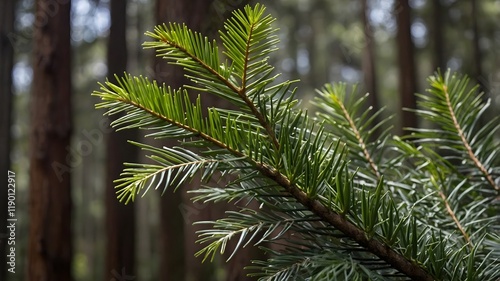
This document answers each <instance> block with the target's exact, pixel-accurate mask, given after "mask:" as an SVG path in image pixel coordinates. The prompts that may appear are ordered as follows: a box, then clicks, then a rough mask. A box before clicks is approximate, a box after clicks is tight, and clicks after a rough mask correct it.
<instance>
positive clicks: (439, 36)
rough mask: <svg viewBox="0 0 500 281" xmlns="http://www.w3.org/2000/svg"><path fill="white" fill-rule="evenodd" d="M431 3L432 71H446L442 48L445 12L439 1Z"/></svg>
mask: <svg viewBox="0 0 500 281" xmlns="http://www.w3.org/2000/svg"><path fill="white" fill-rule="evenodd" d="M431 2H432V33H431V35H432V47H433V50H432V65H433V68H434V70H437V69H441V71H446V69H445V68H446V62H445V59H444V47H443V36H444V34H443V27H444V23H445V21H443V18H444V17H446V12H445V11H444V9H443V4H441V0H435V1H431Z"/></svg>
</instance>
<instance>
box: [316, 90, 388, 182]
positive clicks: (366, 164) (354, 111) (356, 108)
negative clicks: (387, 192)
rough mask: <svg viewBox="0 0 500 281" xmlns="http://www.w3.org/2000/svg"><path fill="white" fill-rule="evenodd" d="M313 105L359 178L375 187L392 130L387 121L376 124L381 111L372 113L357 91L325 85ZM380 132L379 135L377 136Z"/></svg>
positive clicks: (381, 173) (380, 174) (381, 172)
mask: <svg viewBox="0 0 500 281" xmlns="http://www.w3.org/2000/svg"><path fill="white" fill-rule="evenodd" d="M318 93H319V95H320V97H317V98H316V99H315V101H314V103H315V104H316V105H317V106H318V107H319V108H320V109H321V110H322V111H321V112H319V113H318V116H319V118H321V119H322V120H324V121H325V122H326V123H327V124H329V125H330V126H332V127H333V130H332V132H334V134H335V136H336V137H337V138H338V139H340V140H341V141H342V142H345V143H346V145H347V147H348V148H349V155H350V157H349V158H350V160H351V166H352V167H353V170H358V173H359V174H360V175H361V176H364V178H365V179H367V180H368V181H371V182H372V183H373V184H376V182H378V181H379V180H380V178H381V177H382V175H383V171H382V170H381V169H382V168H383V167H382V165H381V164H382V163H381V158H382V155H383V154H384V152H385V150H386V148H387V144H386V143H387V139H388V135H389V132H390V129H391V127H388V126H386V125H385V124H386V123H387V122H388V121H389V120H390V118H386V119H383V120H381V121H380V122H378V123H375V120H376V118H377V117H380V115H381V113H382V111H383V109H380V110H379V111H377V112H372V108H371V107H369V106H367V102H368V101H367V98H368V94H366V95H364V96H362V97H359V95H358V94H357V92H356V87H353V88H352V89H351V91H350V92H347V86H346V84H345V83H335V84H326V85H325V86H324V88H323V89H322V90H321V91H318ZM378 131H382V132H381V133H380V135H378V136H377V135H376V134H377V132H378Z"/></svg>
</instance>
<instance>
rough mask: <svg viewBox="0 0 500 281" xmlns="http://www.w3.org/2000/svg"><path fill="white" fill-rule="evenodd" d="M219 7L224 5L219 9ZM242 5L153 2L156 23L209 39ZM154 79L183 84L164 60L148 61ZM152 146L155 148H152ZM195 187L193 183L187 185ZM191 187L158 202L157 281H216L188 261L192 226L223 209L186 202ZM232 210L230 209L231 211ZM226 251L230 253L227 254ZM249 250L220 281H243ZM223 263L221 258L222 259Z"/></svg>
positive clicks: (209, 0)
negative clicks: (182, 27)
mask: <svg viewBox="0 0 500 281" xmlns="http://www.w3.org/2000/svg"><path fill="white" fill-rule="evenodd" d="M223 3H224V4H223ZM243 4H245V3H240V2H237V3H236V2H234V1H232V4H228V3H226V1H215V2H214V1H213V0H193V1H190V2H182V1H175V0H169V1H160V0H157V2H156V21H157V22H156V23H157V24H162V23H168V22H177V23H185V24H186V25H187V26H188V27H189V28H190V29H192V30H194V31H198V32H202V33H204V34H206V35H208V36H211V37H213V36H214V35H216V34H215V32H214V31H215V30H216V29H218V28H221V26H222V24H221V23H222V22H223V21H224V20H225V18H226V17H228V16H230V12H231V11H232V10H234V9H236V8H241V7H242V6H243ZM153 69H154V71H155V79H156V80H158V81H160V82H165V83H166V84H167V85H169V86H172V87H174V88H176V87H180V86H182V85H184V84H186V83H188V81H187V80H186V79H185V77H184V76H183V71H182V69H181V68H180V67H176V66H172V65H168V64H167V63H166V62H165V61H164V60H162V59H160V58H155V60H154V68H153ZM203 98H204V102H205V103H204V106H207V105H210V106H214V105H215V106H219V107H229V106H230V105H229V104H228V103H227V102H224V101H221V100H220V99H211V97H210V96H207V95H204V96H203ZM176 144H177V143H175V142H170V143H168V142H163V143H162V144H161V145H166V146H173V145H176ZM155 145H156V146H158V145H159V144H158V143H156V144H155ZM193 182H196V180H193ZM190 188H197V186H194V185H193V186H183V187H180V188H179V189H178V190H177V191H176V192H175V193H172V191H171V190H167V192H166V194H164V195H163V196H162V198H161V202H160V209H161V211H160V220H161V226H160V228H161V230H160V231H161V234H160V235H161V239H160V240H161V241H160V247H161V250H160V256H161V258H160V262H161V265H160V268H161V272H160V276H161V278H162V279H161V280H193V281H194V280H218V279H216V278H217V277H216V276H215V272H214V269H213V265H210V264H208V263H205V264H201V259H199V258H194V253H195V252H196V251H198V250H199V249H200V246H199V245H196V244H195V241H196V239H197V236H196V234H195V231H196V230H197V229H200V227H199V226H196V227H195V226H192V223H193V222H194V221H200V220H214V219H217V218H220V217H222V216H223V213H224V210H225V209H226V208H231V207H227V206H225V205H222V204H221V205H213V204H210V205H203V204H197V203H192V202H190V200H189V196H188V195H186V190H189V189H190ZM233 208H234V207H233ZM227 251H230V249H227ZM253 252H254V249H251V247H247V248H246V249H244V250H242V251H241V253H240V254H239V255H237V256H235V257H233V259H231V261H229V262H228V263H227V265H226V269H227V270H226V280H249V279H248V278H247V277H246V276H245V275H246V272H244V271H243V267H244V266H246V265H248V264H249V261H250V259H251V257H252V256H253V257H255V255H252V253H253ZM222 259H223V258H222Z"/></svg>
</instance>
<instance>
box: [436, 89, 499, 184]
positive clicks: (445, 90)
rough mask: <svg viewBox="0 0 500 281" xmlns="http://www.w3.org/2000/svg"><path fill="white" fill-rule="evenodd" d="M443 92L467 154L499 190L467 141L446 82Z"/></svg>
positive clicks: (489, 181)
mask: <svg viewBox="0 0 500 281" xmlns="http://www.w3.org/2000/svg"><path fill="white" fill-rule="evenodd" d="M443 93H444V95H445V99H446V106H447V107H448V111H449V113H450V116H451V119H452V121H453V125H454V126H455V129H456V130H457V133H458V135H459V137H460V140H461V141H462V144H463V145H464V147H465V149H466V150H467V154H468V155H469V158H470V159H471V160H472V162H473V163H474V165H475V166H476V167H477V168H478V169H479V171H481V173H482V174H483V175H484V177H485V178H486V180H487V181H488V183H489V184H490V185H491V186H492V187H493V188H494V189H495V190H497V191H500V187H499V186H498V185H496V184H495V180H493V177H492V176H491V174H490V173H488V170H486V168H485V167H484V166H483V164H482V163H481V161H479V159H478V158H477V157H476V155H475V154H474V151H473V150H472V147H471V146H470V144H469V142H468V141H467V138H466V137H465V134H464V132H463V130H462V127H461V126H460V124H459V123H458V120H457V117H456V115H455V110H454V109H453V106H452V104H451V99H450V94H449V92H448V86H447V85H446V84H444V85H443Z"/></svg>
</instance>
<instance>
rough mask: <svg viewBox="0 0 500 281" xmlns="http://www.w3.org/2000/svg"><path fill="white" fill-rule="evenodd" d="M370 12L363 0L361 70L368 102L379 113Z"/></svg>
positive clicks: (376, 121) (365, 0)
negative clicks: (363, 40) (363, 42)
mask: <svg viewBox="0 0 500 281" xmlns="http://www.w3.org/2000/svg"><path fill="white" fill-rule="evenodd" d="M368 12H369V8H368V3H367V0H361V20H362V23H363V26H364V29H363V31H364V34H365V45H364V48H363V58H362V61H361V68H362V70H363V84H364V89H365V91H366V92H368V93H369V94H370V95H369V96H368V102H369V104H370V106H372V108H373V111H372V112H377V111H378V109H379V103H378V98H377V73H376V71H375V42H374V40H375V39H374V38H373V30H372V26H371V24H370V21H369V20H368V17H367V14H368ZM378 121H379V120H378V118H376V119H375V120H374V122H375V124H376V123H378Z"/></svg>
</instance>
